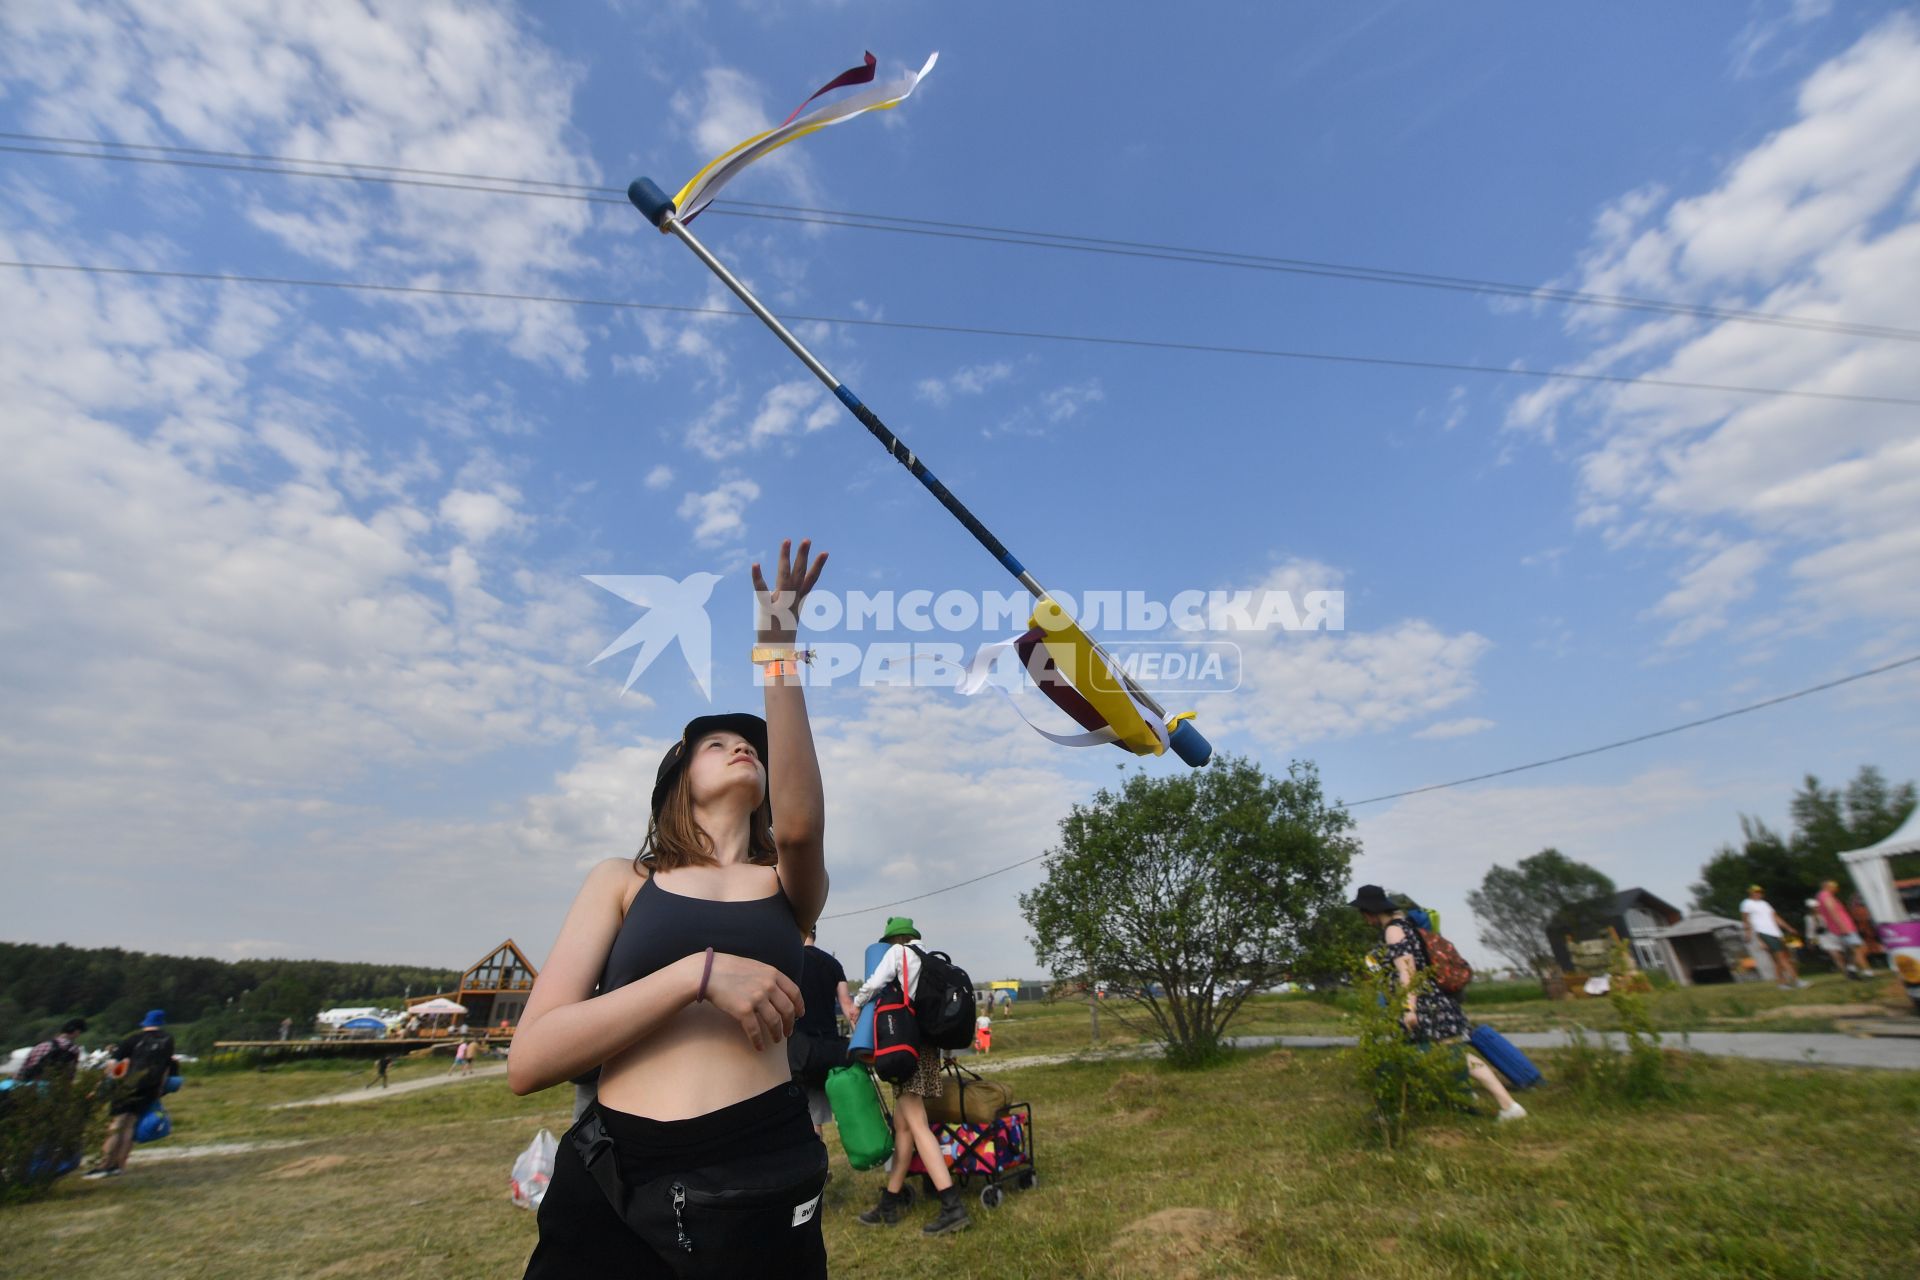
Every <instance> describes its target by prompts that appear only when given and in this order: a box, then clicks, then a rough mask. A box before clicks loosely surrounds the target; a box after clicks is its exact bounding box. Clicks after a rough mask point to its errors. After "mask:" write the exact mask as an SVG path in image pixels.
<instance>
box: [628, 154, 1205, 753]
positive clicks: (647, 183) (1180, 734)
mask: <svg viewBox="0 0 1920 1280" xmlns="http://www.w3.org/2000/svg"><path fill="white" fill-rule="evenodd" d="M627 199H629V200H631V201H632V202H633V204H634V207H635V208H637V209H639V210H640V212H641V213H643V214H645V215H646V218H647V221H648V222H651V223H652V224H653V225H654V226H656V227H658V228H659V229H660V230H661V232H662V233H664V234H666V235H671V236H674V237H676V238H677V239H678V240H679V241H680V242H681V243H682V244H684V245H686V246H687V248H689V249H691V250H693V254H694V256H695V257H697V258H699V259H700V261H701V262H703V263H705V264H706V267H707V270H709V271H711V272H713V274H714V275H716V276H718V277H719V278H720V282H721V283H722V284H724V285H726V286H727V288H728V289H730V290H732V291H733V295H734V296H735V297H737V298H739V299H740V301H742V302H744V303H746V305H747V309H748V310H749V311H751V312H753V314H754V315H756V316H758V317H759V318H760V321H761V323H763V324H765V325H766V326H767V328H769V329H771V330H773V335H774V336H775V337H776V338H778V339H780V341H781V342H783V343H784V344H786V348H787V350H789V351H791V352H793V354H794V355H796V356H798V357H799V358H800V363H802V364H804V365H806V366H807V368H808V369H809V370H811V371H812V373H813V376H814V377H816V378H818V379H820V381H821V382H822V383H824V384H825V385H826V388H827V390H829V391H831V392H833V394H834V396H835V398H836V399H838V400H839V401H840V403H841V404H843V405H845V406H846V407H847V409H848V411H849V412H851V413H852V414H853V416H854V417H855V418H857V419H859V421H860V425H861V426H863V427H865V428H866V429H867V432H868V434H870V435H871V436H872V437H873V438H874V439H875V440H878V441H879V442H880V447H881V448H883V449H885V450H886V451H887V452H888V453H890V454H892V455H893V459H894V461H896V462H898V463H899V464H900V465H901V466H903V467H905V468H906V469H907V471H908V472H909V473H910V474H911V475H912V476H913V478H914V479H915V480H918V481H919V482H920V483H921V484H922V485H923V486H925V487H926V490H927V492H928V493H931V494H932V495H933V496H934V497H935V498H936V499H937V500H938V501H939V503H940V505H941V506H943V507H945V508H946V509H947V511H948V512H949V513H950V514H951V515H952V516H953V518H954V519H956V520H958V521H959V522H960V524H961V526H962V527H963V528H965V529H966V531H967V532H968V533H970V534H972V535H973V537H974V541H976V542H978V543H979V544H980V545H981V546H983V547H985V548H986V549H987V552H988V554H989V555H991V556H992V557H993V558H994V559H996V560H998V561H999V562H1000V564H1001V566H1002V567H1003V568H1004V569H1006V571H1007V572H1008V573H1010V574H1012V575H1013V576H1014V578H1015V579H1017V580H1018V581H1019V583H1020V585H1021V586H1023V587H1025V588H1026V589H1027V590H1028V591H1029V592H1031V593H1032V594H1033V596H1034V598H1035V599H1036V600H1037V601H1038V602H1039V603H1038V605H1037V606H1036V608H1035V612H1034V619H1033V626H1034V627H1036V628H1039V629H1041V630H1042V631H1044V632H1045V633H1046V638H1045V641H1044V643H1045V646H1046V652H1047V655H1048V657H1049V658H1050V659H1052V661H1053V662H1054V663H1055V664H1056V665H1065V664H1068V663H1070V664H1072V665H1071V667H1070V669H1069V670H1067V671H1066V673H1065V674H1066V677H1067V680H1068V682H1069V684H1070V685H1073V686H1080V685H1081V684H1082V682H1084V681H1086V680H1087V679H1088V678H1089V677H1092V678H1094V679H1095V681H1096V684H1095V685H1090V686H1087V687H1085V688H1080V687H1073V688H1068V689H1066V690H1065V692H1067V693H1073V694H1075V695H1076V696H1078V697H1080V699H1081V704H1082V705H1083V706H1084V705H1086V704H1087V703H1090V702H1095V703H1097V702H1098V701H1099V700H1100V698H1099V694H1100V692H1101V690H1100V689H1099V686H1101V685H1105V686H1110V688H1109V689H1107V690H1106V692H1108V693H1110V695H1123V696H1124V699H1125V701H1127V702H1128V703H1137V704H1139V706H1140V707H1144V708H1145V709H1147V710H1148V711H1151V712H1152V713H1153V715H1154V716H1155V717H1157V719H1158V720H1159V721H1160V722H1164V723H1155V724H1145V723H1144V722H1143V719H1144V718H1143V717H1141V716H1140V714H1139V712H1138V711H1137V710H1133V711H1131V715H1130V716H1129V715H1128V714H1127V711H1128V710H1130V709H1131V708H1127V709H1120V708H1116V711H1115V713H1114V714H1112V715H1106V716H1104V718H1105V719H1106V720H1107V723H1108V724H1109V725H1111V726H1112V727H1113V728H1114V729H1115V730H1116V731H1117V733H1118V738H1117V741H1118V743H1119V745H1121V746H1123V747H1125V748H1126V749H1127V750H1129V751H1132V752H1134V753H1135V754H1136V755H1159V754H1160V753H1161V752H1163V751H1165V750H1167V749H1168V748H1172V750H1173V752H1174V754H1175V755H1177V756H1179V757H1180V758H1181V759H1182V760H1184V761H1186V762H1187V763H1188V764H1189V765H1192V766H1193V767H1195V768H1198V767H1200V766H1201V765H1203V764H1205V763H1206V762H1207V761H1208V759H1209V758H1210V757H1211V756H1212V755H1213V745H1212V744H1211V743H1209V742H1208V741H1207V739H1206V737H1205V736H1204V735H1203V734H1201V732H1200V731H1199V730H1198V729H1196V728H1194V726H1193V720H1192V718H1191V716H1187V715H1182V716H1177V717H1175V718H1173V719H1172V720H1171V721H1168V720H1167V713H1166V710H1165V708H1163V707H1162V706H1161V705H1160V704H1159V703H1158V702H1156V701H1154V699H1153V698H1152V697H1150V696H1149V695H1148V694H1147V692H1146V691H1145V690H1144V689H1142V688H1140V686H1139V685H1138V684H1137V683H1135V682H1134V680H1133V678H1132V677H1131V676H1129V675H1128V674H1127V673H1126V671H1125V670H1124V669H1122V668H1121V666H1120V664H1118V663H1117V662H1115V661H1113V659H1112V658H1111V657H1109V656H1108V654H1107V652H1106V651H1105V650H1104V649H1102V648H1101V647H1100V646H1099V644H1098V643H1097V642H1095V641H1094V639H1093V638H1092V637H1091V636H1089V635H1087V634H1086V633H1085V632H1084V631H1082V630H1081V629H1080V627H1079V624H1078V623H1076V622H1074V620H1073V619H1072V618H1071V617H1068V616H1067V614H1066V611H1065V610H1064V609H1062V608H1061V607H1060V606H1059V604H1058V603H1056V602H1055V601H1054V599H1053V597H1052V596H1050V595H1048V594H1047V589H1046V588H1045V587H1043V586H1041V585H1040V583H1039V581H1038V580H1037V579H1035V578H1034V576H1033V575H1032V574H1031V573H1029V572H1028V571H1027V568H1026V566H1025V565H1023V564H1021V563H1020V561H1019V560H1017V559H1015V558H1014V555H1013V553H1012V552H1011V551H1008V550H1007V548H1006V546H1005V544H1003V543H1002V542H1001V541H1000V539H998V538H996V537H995V536H994V535H993V531H992V530H991V529H989V528H987V527H986V526H985V525H983V524H981V523H980V520H979V517H977V516H975V515H974V514H973V512H971V511H969V510H967V508H966V506H965V504H963V503H962V502H961V501H960V499H958V498H956V497H954V496H953V493H952V492H951V491H950V490H949V489H948V488H947V486H946V485H944V484H942V483H940V480H939V477H937V476H935V475H934V474H933V472H931V471H929V470H927V467H926V464H924V463H923V462H921V461H920V459H919V457H918V455H916V454H915V453H914V452H913V450H911V449H909V448H907V446H906V444H905V442H903V441H902V440H901V439H900V437H899V436H896V435H895V434H894V433H893V432H892V430H890V429H889V428H888V426H887V424H886V423H884V422H882V421H881V420H880V416H879V415H878V414H876V413H875V412H874V411H873V410H871V409H869V408H867V406H866V405H865V403H863V402H862V401H861V399H860V397H859V396H857V395H855V394H854V393H853V390H852V388H850V387H848V386H847V385H846V384H845V383H844V382H841V381H840V379H838V378H836V377H835V376H834V375H833V372H832V370H830V369H828V368H827V366H826V365H824V364H822V363H820V360H819V358H818V357H816V356H815V355H814V354H813V352H811V351H809V350H807V348H806V346H805V345H804V344H803V343H802V342H801V341H800V339H798V338H796V337H794V336H793V334H792V333H791V332H789V331H788V329H787V327H786V326H785V325H784V324H781V323H780V321H779V319H778V318H777V317H776V316H775V315H774V314H773V313H772V312H771V311H769V310H767V308H766V307H765V306H764V305H763V304H762V303H761V301H760V299H758V298H756V297H754V295H753V291H752V290H750V289H748V288H747V286H746V285H744V284H742V283H741V282H740V281H739V280H738V279H737V278H736V277H735V276H734V274H733V272H731V271H729V270H727V268H726V266H725V264H723V263H722V262H721V261H720V260H719V259H718V258H716V257H714V256H713V253H712V251H711V250H709V249H708V248H707V247H706V246H705V245H704V244H701V243H700V241H699V239H698V238H697V237H695V236H694V234H693V233H692V232H691V231H689V230H688V229H687V227H686V225H685V224H684V223H683V222H682V221H681V220H680V219H679V218H678V217H677V216H675V209H674V204H673V201H672V200H670V199H668V198H667V195H666V193H665V192H663V191H661V190H660V188H659V187H657V186H655V185H654V183H653V181H652V180H651V179H648V178H635V179H634V180H633V182H632V184H631V185H630V186H628V188H627ZM1063 660H1064V661H1063ZM1088 668H1091V670H1089V669H1088ZM1041 688H1042V689H1043V690H1044V691H1046V692H1047V695H1048V696H1049V697H1052V698H1054V699H1055V701H1056V702H1058V703H1059V704H1060V705H1061V706H1062V707H1063V708H1066V707H1068V704H1067V703H1066V702H1064V701H1061V699H1060V698H1059V697H1056V696H1055V687H1050V686H1049V685H1048V684H1045V683H1043V684H1042V685H1041ZM1096 709H1098V708H1096ZM1070 714H1074V715H1075V718H1076V719H1079V718H1080V715H1079V713H1078V712H1073V711H1071V709H1070ZM1116 718H1117V719H1119V720H1120V721H1122V723H1115V720H1116ZM1129 720H1130V721H1131V722H1132V723H1131V724H1128V723H1126V722H1127V721H1129ZM1083 723H1084V721H1083ZM1130 730H1131V731H1130Z"/></svg>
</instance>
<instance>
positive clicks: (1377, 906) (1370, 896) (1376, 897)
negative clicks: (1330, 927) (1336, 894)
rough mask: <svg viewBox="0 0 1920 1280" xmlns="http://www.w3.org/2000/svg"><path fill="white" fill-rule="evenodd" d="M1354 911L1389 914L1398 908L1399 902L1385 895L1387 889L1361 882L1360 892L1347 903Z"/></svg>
mask: <svg viewBox="0 0 1920 1280" xmlns="http://www.w3.org/2000/svg"><path fill="white" fill-rule="evenodd" d="M1347 905H1348V906H1350V907H1352V908H1353V909H1354V910H1356V911H1373V912H1380V913H1384V914H1387V915H1391V914H1392V913H1394V912H1395V911H1398V910H1399V909H1400V904H1399V903H1397V902H1395V901H1394V900H1393V899H1392V898H1389V897H1388V896H1387V891H1386V890H1385V889H1382V888H1381V887H1380V886H1379V885H1377V884H1363V885H1361V886H1360V892H1359V893H1358V894H1356V895H1355V896H1354V899H1353V901H1352V902H1349V903H1348V904H1347Z"/></svg>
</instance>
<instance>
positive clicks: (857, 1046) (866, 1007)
mask: <svg viewBox="0 0 1920 1280" xmlns="http://www.w3.org/2000/svg"><path fill="white" fill-rule="evenodd" d="M847 1057H848V1058H850V1059H852V1060H853V1061H854V1062H872V1061H873V1001H871V1000H869V1001H867V1002H866V1003H865V1004H863V1005H861V1006H860V1016H859V1017H858V1018H856V1019H855V1020H854V1023H853V1038H852V1039H851V1040H849V1041H847Z"/></svg>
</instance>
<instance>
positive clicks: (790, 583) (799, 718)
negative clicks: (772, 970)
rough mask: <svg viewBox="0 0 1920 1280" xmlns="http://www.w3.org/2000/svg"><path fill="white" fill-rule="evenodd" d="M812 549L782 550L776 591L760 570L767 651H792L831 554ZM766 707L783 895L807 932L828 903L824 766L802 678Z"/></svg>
mask: <svg viewBox="0 0 1920 1280" xmlns="http://www.w3.org/2000/svg"><path fill="white" fill-rule="evenodd" d="M812 547H813V544H812V542H811V541H810V540H808V539H805V538H803V539H801V541H800V546H799V548H798V549H797V550H796V549H795V548H794V546H793V543H792V542H791V541H790V540H789V541H786V542H782V543H781V544H780V562H779V565H778V566H777V569H776V571H775V574H774V583H773V586H772V588H771V589H769V588H768V586H767V580H766V578H765V577H764V576H763V575H762V574H761V572H760V566H759V565H758V564H757V563H756V564H755V565H754V566H753V589H754V595H755V598H756V600H757V601H758V604H759V608H758V609H757V611H756V613H757V615H758V616H757V618H756V624H755V638H756V639H757V640H758V642H759V643H760V644H762V645H766V646H770V647H776V648H792V647H793V643H794V640H795V638H796V636H797V634H798V630H799V625H800V606H801V605H802V604H804V603H805V602H806V598H807V593H808V592H809V591H811V590H813V585H814V583H816V582H818V581H819V580H820V571H821V569H823V568H825V567H826V563H827V557H826V553H825V552H822V553H821V554H820V555H818V556H816V557H814V558H813V560H812V561H811V563H809V561H808V553H809V552H810V551H811V550H812ZM766 707H767V797H768V799H769V800H770V801H771V802H772V804H773V843H774V847H775V848H776V849H778V850H779V852H780V887H781V888H782V889H783V890H785V892H786V895H787V901H788V902H789V903H791V904H792V905H793V916H794V919H795V920H796V921H798V922H799V924H800V927H801V928H802V929H807V928H810V927H812V925H813V923H814V921H815V920H817V919H818V918H819V916H820V911H821V908H823V907H825V906H826V902H827V866H826V856H825V835H826V825H827V820H826V799H825V797H824V796H823V794H822V792H821V787H820V761H819V759H818V758H817V757H816V756H815V755H814V750H813V727H812V726H811V725H810V724H809V723H808V722H807V702H806V695H805V694H804V693H803V692H802V686H801V682H800V677H799V675H798V673H797V671H796V672H795V673H794V674H791V675H787V674H780V675H774V676H772V677H771V678H769V679H768V680H767V684H766Z"/></svg>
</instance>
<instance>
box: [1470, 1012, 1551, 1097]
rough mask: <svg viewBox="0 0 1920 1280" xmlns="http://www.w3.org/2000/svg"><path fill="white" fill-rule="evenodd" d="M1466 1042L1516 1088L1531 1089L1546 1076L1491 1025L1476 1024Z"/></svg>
mask: <svg viewBox="0 0 1920 1280" xmlns="http://www.w3.org/2000/svg"><path fill="white" fill-rule="evenodd" d="M1467 1043H1469V1044H1471V1045H1472V1046H1473V1048H1474V1052H1476V1053H1478V1054H1479V1055H1480V1056H1481V1057H1483V1058H1485V1059H1486V1060H1487V1064H1488V1065H1489V1066H1491V1067H1492V1068H1493V1069H1494V1070H1495V1071H1498V1072H1499V1073H1500V1074H1501V1075H1503V1076H1505V1077H1506V1078H1507V1083H1508V1084H1510V1085H1512V1086H1513V1087H1514V1088H1516V1089H1531V1088H1533V1086H1535V1085H1537V1084H1539V1083H1540V1082H1541V1081H1542V1080H1544V1079H1545V1078H1546V1077H1544V1076H1542V1075H1541V1074H1540V1068H1538V1067H1536V1066H1534V1065H1533V1062H1532V1060H1531V1059H1529V1058H1528V1057H1527V1055H1526V1054H1524V1053H1522V1052H1520V1051H1519V1050H1518V1049H1516V1048H1514V1047H1513V1041H1511V1040H1509V1039H1507V1038H1506V1037H1505V1036H1503V1035H1501V1034H1500V1033H1499V1032H1498V1031H1495V1030H1494V1029H1493V1028H1492V1027H1489V1026H1486V1025H1485V1024H1482V1025H1480V1026H1476V1027H1475V1028H1474V1029H1473V1032H1472V1034H1470V1035H1468V1037H1467Z"/></svg>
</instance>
